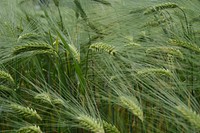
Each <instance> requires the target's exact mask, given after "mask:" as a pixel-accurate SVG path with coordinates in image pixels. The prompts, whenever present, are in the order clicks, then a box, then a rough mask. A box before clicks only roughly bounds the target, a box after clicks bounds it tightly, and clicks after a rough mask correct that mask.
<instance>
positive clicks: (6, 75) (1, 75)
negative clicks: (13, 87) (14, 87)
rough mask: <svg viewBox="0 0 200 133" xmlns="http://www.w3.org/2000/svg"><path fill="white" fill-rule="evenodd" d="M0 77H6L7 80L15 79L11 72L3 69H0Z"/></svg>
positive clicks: (12, 80)
mask: <svg viewBox="0 0 200 133" xmlns="http://www.w3.org/2000/svg"><path fill="white" fill-rule="evenodd" d="M0 79H5V80H7V81H11V82H14V79H13V78H12V76H11V75H10V74H9V73H7V72H5V71H2V70H0Z"/></svg>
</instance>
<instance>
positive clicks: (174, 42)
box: [169, 39, 200, 53]
mask: <svg viewBox="0 0 200 133" xmlns="http://www.w3.org/2000/svg"><path fill="white" fill-rule="evenodd" d="M169 43H170V44H172V45H175V46H180V47H183V48H186V49H189V50H192V51H195V52H198V53H200V48H199V47H198V46H197V45H196V44H193V43H189V42H185V41H180V40H175V39H170V40H169Z"/></svg>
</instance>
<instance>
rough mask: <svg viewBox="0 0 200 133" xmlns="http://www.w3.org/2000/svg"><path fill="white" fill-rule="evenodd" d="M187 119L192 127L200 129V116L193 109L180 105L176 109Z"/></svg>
mask: <svg viewBox="0 0 200 133" xmlns="http://www.w3.org/2000/svg"><path fill="white" fill-rule="evenodd" d="M175 108H176V109H177V110H178V111H179V112H181V114H182V115H183V117H184V118H185V119H187V120H188V121H189V122H190V123H191V124H192V125H194V126H195V127H197V128H199V129H200V115H199V114H197V112H195V111H193V110H192V109H190V108H188V107H186V106H183V105H179V106H176V107H175Z"/></svg>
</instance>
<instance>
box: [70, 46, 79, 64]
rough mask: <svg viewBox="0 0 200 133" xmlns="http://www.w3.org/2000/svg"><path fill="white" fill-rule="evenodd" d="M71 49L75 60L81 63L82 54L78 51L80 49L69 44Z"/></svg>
mask: <svg viewBox="0 0 200 133" xmlns="http://www.w3.org/2000/svg"><path fill="white" fill-rule="evenodd" d="M69 48H70V50H71V52H72V55H73V56H74V58H75V59H76V60H77V61H78V62H79V63H80V52H79V51H78V49H77V48H76V47H75V46H74V45H72V44H69Z"/></svg>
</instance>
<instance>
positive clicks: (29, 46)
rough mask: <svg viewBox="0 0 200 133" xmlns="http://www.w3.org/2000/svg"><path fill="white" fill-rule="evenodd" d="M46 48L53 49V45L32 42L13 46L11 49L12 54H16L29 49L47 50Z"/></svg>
mask: <svg viewBox="0 0 200 133" xmlns="http://www.w3.org/2000/svg"><path fill="white" fill-rule="evenodd" d="M48 50H53V47H52V46H51V45H49V44H47V43H38V42H32V43H28V44H25V45H21V46H17V47H15V48H14V50H13V55H18V54H21V53H25V52H30V51H48Z"/></svg>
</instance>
